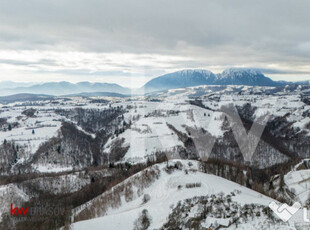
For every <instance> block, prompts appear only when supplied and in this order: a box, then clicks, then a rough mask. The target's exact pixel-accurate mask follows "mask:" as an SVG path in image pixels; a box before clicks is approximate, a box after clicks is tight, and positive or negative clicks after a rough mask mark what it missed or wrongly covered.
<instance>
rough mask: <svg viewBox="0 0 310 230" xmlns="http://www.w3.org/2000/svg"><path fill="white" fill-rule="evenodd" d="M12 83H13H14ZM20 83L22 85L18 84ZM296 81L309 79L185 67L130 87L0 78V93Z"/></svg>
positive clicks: (124, 92) (126, 90)
mask: <svg viewBox="0 0 310 230" xmlns="http://www.w3.org/2000/svg"><path fill="white" fill-rule="evenodd" d="M14 84H16V87H14ZM22 84H24V85H25V86H21V85H22ZM292 84H300V85H310V81H300V82H287V81H273V80H272V79H270V78H269V77H266V76H265V75H264V74H263V73H262V72H261V71H260V70H259V69H250V68H229V69H226V70H224V71H223V72H222V73H219V74H214V73H212V72H211V71H208V70H203V69H188V70H181V71H177V72H173V73H168V74H165V75H162V76H159V77H156V78H153V79H152V80H150V81H149V82H147V83H146V84H145V85H144V86H143V87H141V88H139V89H130V88H126V87H122V86H120V85H118V84H113V83H98V82H95V83H91V82H88V81H84V82H78V83H76V84H73V83H70V82H66V81H62V82H46V83H40V84H38V83H14V82H8V81H6V82H0V89H1V90H0V96H6V95H12V94H19V93H31V94H48V95H54V96H61V95H73V94H80V93H97V94H98V93H100V92H104V93H116V94H122V95H133V94H135V95H137V94H140V95H143V94H145V93H150V92H157V91H163V90H169V89H177V88H186V87H192V86H198V85H246V86H272V87H279V86H285V85H292Z"/></svg>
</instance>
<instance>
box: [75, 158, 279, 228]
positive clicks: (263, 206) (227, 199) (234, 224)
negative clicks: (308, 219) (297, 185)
mask: <svg viewBox="0 0 310 230" xmlns="http://www.w3.org/2000/svg"><path fill="white" fill-rule="evenodd" d="M148 172H149V173H150V177H152V176H151V175H152V172H153V173H155V174H156V176H153V177H152V179H149V180H150V181H148V182H146V185H145V186H143V184H142V185H141V184H139V183H137V181H139V180H141V179H142V178H141V177H147V173H148ZM120 187H122V188H125V190H121V188H120ZM109 194H113V195H112V197H111V196H109ZM108 196H109V197H110V199H111V200H113V201H115V196H117V199H116V200H117V201H115V202H116V203H113V201H112V202H110V201H107V200H105V199H106V198H107V197H108ZM271 201H272V199H270V198H268V197H266V196H263V195H261V194H259V193H257V192H254V191H252V190H250V189H247V188H245V187H243V186H240V185H238V184H236V183H233V182H230V181H228V180H225V179H223V178H220V177H217V176H214V175H209V174H205V173H201V172H199V164H198V162H196V161H171V162H169V163H168V164H166V163H163V164H159V165H154V166H152V168H149V169H145V170H144V171H142V172H140V173H138V174H137V175H134V176H132V177H130V178H128V179H127V180H126V181H124V182H123V183H121V184H120V185H117V186H115V187H113V188H112V189H111V190H109V191H107V192H105V193H104V194H102V195H101V196H100V197H97V198H95V199H94V200H92V201H90V202H88V203H87V204H86V205H83V206H81V207H79V208H77V209H76V211H75V214H74V220H77V219H79V218H81V216H83V215H82V214H84V217H85V213H89V215H90V216H88V218H95V217H96V218H95V219H91V220H86V221H79V222H76V223H74V224H73V225H72V227H73V229H75V230H84V229H86V228H91V229H94V230H96V229H98V230H99V229H102V228H104V229H107V230H110V229H111V230H112V229H120V230H123V229H124V230H125V229H139V228H135V227H136V226H137V225H139V224H140V223H139V220H138V219H139V217H140V216H141V213H143V210H146V211H144V212H147V218H148V219H149V221H150V223H149V227H148V229H172V228H174V229H176V228H177V229H191V228H190V227H187V228H186V227H185V226H183V224H184V223H191V221H194V220H196V222H198V223H196V226H200V227H199V229H203V228H202V227H205V228H207V227H211V228H213V227H218V226H221V225H222V226H226V227H229V229H240V228H244V229H254V228H255V229H258V228H259V229H263V228H266V227H268V226H269V227H270V226H273V227H276V226H277V225H278V224H279V223H278V220H277V219H273V218H272V214H271V213H269V212H267V210H268V208H267V207H268V205H269V203H270V202H271ZM187 204H189V205H190V206H189V208H188V209H187ZM225 207H226V209H225ZM227 207H230V208H227ZM178 209H180V210H178ZM208 209H212V211H210V210H209V211H208ZM91 210H94V211H93V212H92V211H91ZM87 211H88V212H87ZM178 212H181V216H182V218H183V220H184V222H182V218H181V219H180V220H179V219H177V220H176V223H178V224H179V226H170V225H169V224H170V222H169V220H170V218H172V217H171V216H169V215H171V214H173V213H178ZM246 212H248V213H246ZM202 213H204V215H202ZM198 217H199V219H198ZM195 218H196V219H195ZM137 220H138V221H137ZM169 226H170V227H169ZM282 226H284V225H282ZM140 229H143V228H140ZM275 229H276V228H275Z"/></svg>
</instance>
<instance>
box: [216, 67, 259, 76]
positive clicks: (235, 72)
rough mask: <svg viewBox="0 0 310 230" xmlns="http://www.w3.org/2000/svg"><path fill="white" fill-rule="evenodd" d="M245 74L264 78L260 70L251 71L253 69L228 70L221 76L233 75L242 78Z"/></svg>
mask: <svg viewBox="0 0 310 230" xmlns="http://www.w3.org/2000/svg"><path fill="white" fill-rule="evenodd" d="M244 74H249V75H259V76H263V74H262V72H261V71H260V70H259V69H251V68H228V69H225V70H224V71H223V73H222V74H221V76H222V77H227V76H231V75H234V76H242V75H244Z"/></svg>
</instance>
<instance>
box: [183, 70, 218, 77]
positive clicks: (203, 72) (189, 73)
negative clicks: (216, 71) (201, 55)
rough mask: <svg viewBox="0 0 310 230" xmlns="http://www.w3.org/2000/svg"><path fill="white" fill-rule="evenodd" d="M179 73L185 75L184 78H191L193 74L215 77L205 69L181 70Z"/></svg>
mask: <svg viewBox="0 0 310 230" xmlns="http://www.w3.org/2000/svg"><path fill="white" fill-rule="evenodd" d="M178 73H180V74H182V75H184V76H191V75H193V74H197V73H198V74H202V75H205V76H210V75H213V73H212V72H211V71H209V70H205V69H185V70H180V71H178Z"/></svg>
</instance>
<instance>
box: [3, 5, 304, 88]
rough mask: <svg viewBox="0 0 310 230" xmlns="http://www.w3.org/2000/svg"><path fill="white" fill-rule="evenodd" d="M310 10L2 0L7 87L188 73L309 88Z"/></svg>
mask: <svg viewBox="0 0 310 230" xmlns="http://www.w3.org/2000/svg"><path fill="white" fill-rule="evenodd" d="M309 12H310V1H305V0H260V1H249V0H234V1H231V0H225V1H224V0H216V1H210V0H193V1H188V0H111V1H110V0H87V1H86V0H83V1H82V0H52V1H51V0H27V1H25V0H15V1H12V0H1V1H0V81H7V80H9V81H19V82H47V81H70V82H79V81H91V82H113V83H118V84H120V85H122V86H127V87H134V88H136V87H140V86H142V85H143V84H144V83H145V82H147V81H148V80H150V79H152V78H154V77H157V76H159V75H162V74H165V73H169V72H173V71H177V70H181V69H208V70H211V71H213V72H215V73H219V72H221V71H223V70H224V69H225V68H228V67H247V68H258V69H261V70H262V72H263V73H264V74H265V75H266V76H268V77H270V78H272V79H274V80H289V81H298V80H310V14H309Z"/></svg>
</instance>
